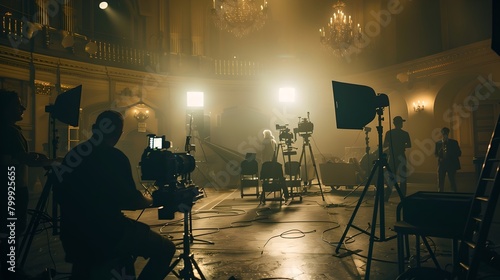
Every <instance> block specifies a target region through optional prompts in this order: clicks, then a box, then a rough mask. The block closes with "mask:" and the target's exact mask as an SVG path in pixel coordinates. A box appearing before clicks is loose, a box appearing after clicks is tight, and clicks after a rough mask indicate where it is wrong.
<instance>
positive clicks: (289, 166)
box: [284, 161, 302, 201]
mask: <svg viewBox="0 0 500 280" xmlns="http://www.w3.org/2000/svg"><path fill="white" fill-rule="evenodd" d="M284 167H285V182H286V187H287V188H288V189H289V190H290V191H289V193H290V197H291V198H292V200H293V198H294V197H296V196H298V197H300V201H302V179H301V177H300V162H298V161H289V162H285V166H284Z"/></svg>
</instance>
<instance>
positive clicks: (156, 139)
mask: <svg viewBox="0 0 500 280" xmlns="http://www.w3.org/2000/svg"><path fill="white" fill-rule="evenodd" d="M164 143H165V136H156V135H150V136H149V148H150V149H152V150H161V149H163V148H167V147H164V146H163V145H164Z"/></svg>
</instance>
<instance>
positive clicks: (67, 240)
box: [54, 111, 176, 280]
mask: <svg viewBox="0 0 500 280" xmlns="http://www.w3.org/2000/svg"><path fill="white" fill-rule="evenodd" d="M122 129H123V116H122V115H121V114H120V113H118V112H115V111H104V112H102V113H101V114H100V115H99V116H98V117H97V120H96V122H95V124H94V125H93V126H92V133H93V134H92V137H91V138H90V139H89V140H87V141H85V142H83V143H81V144H79V145H78V146H76V147H75V148H73V149H72V150H71V151H70V152H68V154H67V155H66V157H65V158H64V160H63V162H62V164H61V166H60V167H58V168H55V169H54V176H55V177H57V179H58V180H60V183H58V184H57V187H56V189H57V197H58V201H59V203H60V206H61V241H62V244H63V247H64V250H65V253H66V260H67V261H68V262H72V263H73V278H72V279H88V277H89V275H85V274H86V273H89V272H88V269H85V267H92V266H93V265H96V264H97V265H99V264H100V263H103V262H106V261H109V260H112V259H119V258H122V259H123V258H126V257H127V256H134V257H135V256H142V257H144V258H149V261H148V263H147V265H146V266H145V267H144V269H143V270H142V272H141V274H140V276H139V277H138V279H140V280H144V279H147V280H154V279H164V278H165V276H166V275H167V274H168V273H169V272H170V271H169V266H170V262H171V260H172V258H173V256H174V254H175V250H176V249H175V245H174V244H173V243H172V241H170V240H168V239H166V238H164V237H162V236H161V235H160V234H158V233H156V232H153V231H152V230H151V229H150V228H149V226H148V225H146V224H144V223H141V222H138V221H135V220H132V219H129V218H127V217H125V216H124V215H123V213H122V210H139V209H143V208H146V207H148V206H150V205H151V204H152V200H151V198H149V197H145V196H144V195H142V194H141V192H140V191H138V190H137V189H136V186H135V182H134V180H133V178H132V169H131V165H130V162H129V159H128V158H127V156H126V155H125V154H124V153H123V152H121V151H120V150H118V149H117V148H115V147H114V146H115V145H116V143H117V142H118V140H119V139H120V136H121V134H122ZM79 268H80V269H79ZM75 270H76V271H75ZM118 273H119V272H118ZM75 277H76V278H75Z"/></svg>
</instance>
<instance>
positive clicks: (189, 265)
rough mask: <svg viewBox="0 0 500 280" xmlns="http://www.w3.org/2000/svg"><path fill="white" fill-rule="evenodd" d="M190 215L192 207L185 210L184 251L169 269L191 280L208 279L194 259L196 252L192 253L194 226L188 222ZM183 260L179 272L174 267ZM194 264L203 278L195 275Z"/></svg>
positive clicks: (180, 276) (178, 275)
mask: <svg viewBox="0 0 500 280" xmlns="http://www.w3.org/2000/svg"><path fill="white" fill-rule="evenodd" d="M190 216H191V209H189V210H187V211H185V212H184V235H183V238H182V240H183V241H182V244H183V248H182V249H183V251H182V253H181V254H180V255H179V257H177V259H176V260H175V261H174V262H173V263H172V264H171V265H170V267H169V271H172V273H173V274H174V275H175V276H177V277H178V278H180V279H183V280H191V279H201V280H206V278H205V276H204V275H203V273H202V272H201V269H200V266H199V265H198V263H196V261H195V259H194V254H192V253H191V251H190V244H191V237H190V233H191V227H192V225H191V223H190V222H188V221H190ZM181 260H182V261H183V262H184V268H183V269H181V270H180V271H179V273H177V272H176V271H175V270H174V268H175V267H176V266H177V265H178V264H179V262H180V261H181ZM193 266H194V268H195V269H196V272H198V275H199V276H200V277H201V278H197V277H196V276H195V275H194V270H193Z"/></svg>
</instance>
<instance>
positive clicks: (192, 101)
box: [187, 91, 204, 107]
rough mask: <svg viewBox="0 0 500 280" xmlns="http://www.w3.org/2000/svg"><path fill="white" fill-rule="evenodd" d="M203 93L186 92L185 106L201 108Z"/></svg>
mask: <svg viewBox="0 0 500 280" xmlns="http://www.w3.org/2000/svg"><path fill="white" fill-rule="evenodd" d="M203 103H204V101H203V92H199V91H188V92H187V106H188V107H203V105H204V104H203Z"/></svg>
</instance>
